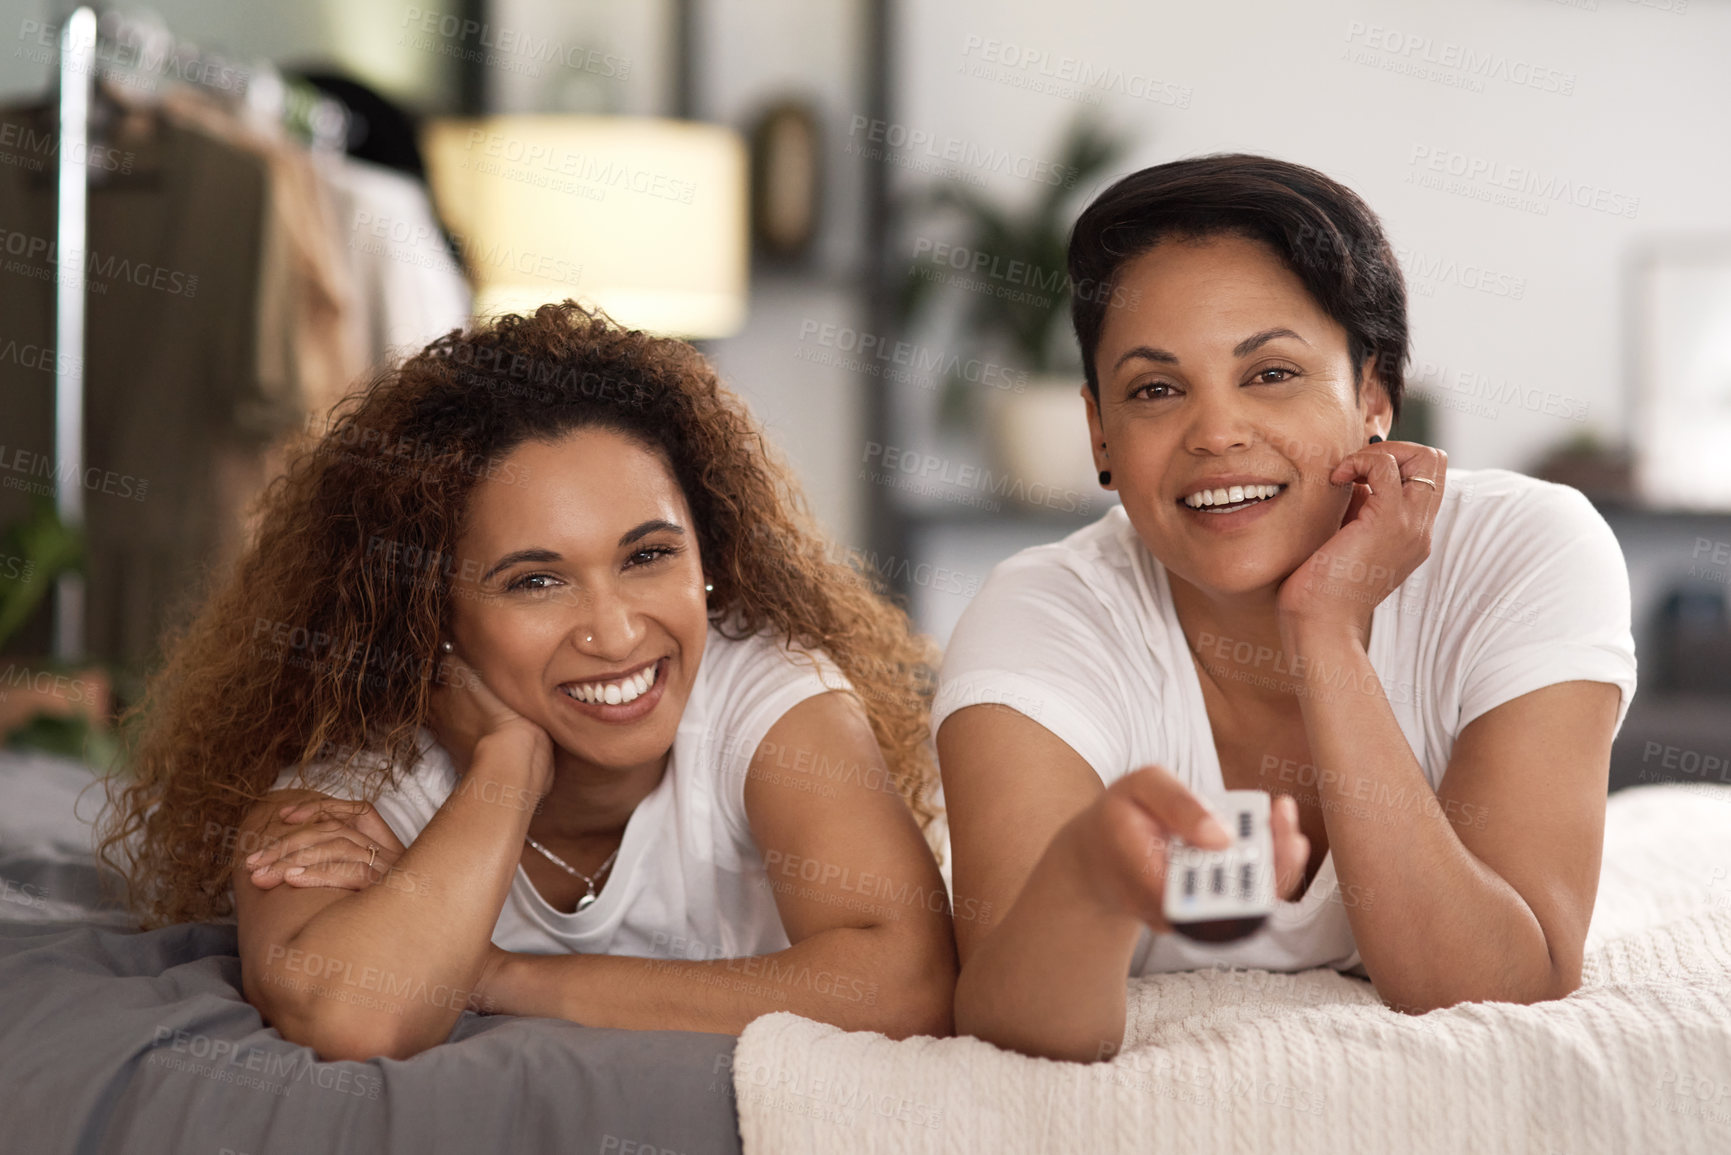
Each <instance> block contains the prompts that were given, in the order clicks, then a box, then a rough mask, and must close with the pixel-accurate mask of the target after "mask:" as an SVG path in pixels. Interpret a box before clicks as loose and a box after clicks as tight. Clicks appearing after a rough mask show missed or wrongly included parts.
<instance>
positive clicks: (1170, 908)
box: [1165, 790, 1275, 942]
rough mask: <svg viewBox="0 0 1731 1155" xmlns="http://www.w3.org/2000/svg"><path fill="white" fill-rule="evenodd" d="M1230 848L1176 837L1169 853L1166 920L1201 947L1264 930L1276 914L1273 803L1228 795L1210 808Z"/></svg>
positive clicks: (1254, 793) (1255, 794)
mask: <svg viewBox="0 0 1731 1155" xmlns="http://www.w3.org/2000/svg"><path fill="white" fill-rule="evenodd" d="M1212 809H1214V810H1215V811H1216V812H1217V813H1218V814H1219V816H1220V817H1221V818H1223V819H1224V820H1225V821H1224V822H1223V825H1224V826H1225V827H1226V829H1227V832H1228V833H1229V834H1231V836H1232V844H1231V845H1230V846H1227V847H1226V848H1224V849H1220V850H1210V849H1206V848H1204V847H1200V846H1192V845H1191V844H1190V843H1188V842H1186V841H1185V840H1184V839H1183V838H1180V837H1174V838H1173V839H1172V841H1171V842H1170V843H1169V844H1168V846H1167V849H1166V902H1165V914H1166V921H1167V922H1169V923H1171V924H1172V929H1173V930H1174V931H1176V932H1177V933H1178V934H1181V935H1183V936H1184V937H1186V938H1191V939H1195V940H1196V941H1198V942H1232V941H1234V940H1236V939H1240V938H1245V937H1246V936H1248V935H1252V934H1255V933H1256V932H1257V931H1258V930H1261V929H1262V924H1263V923H1264V922H1266V921H1267V920H1268V916H1269V915H1270V914H1272V913H1273V912H1274V902H1275V898H1274V831H1273V828H1272V823H1271V822H1270V817H1271V811H1272V807H1271V799H1270V798H1269V796H1268V794H1267V792H1266V791H1262V790H1228V791H1227V792H1226V793H1225V794H1224V795H1222V796H1221V798H1220V799H1219V801H1218V802H1217V803H1216V804H1215V805H1214V807H1212Z"/></svg>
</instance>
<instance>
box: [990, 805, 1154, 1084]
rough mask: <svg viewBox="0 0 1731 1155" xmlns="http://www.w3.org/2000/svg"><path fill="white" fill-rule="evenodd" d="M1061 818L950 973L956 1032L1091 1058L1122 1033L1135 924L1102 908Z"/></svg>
mask: <svg viewBox="0 0 1731 1155" xmlns="http://www.w3.org/2000/svg"><path fill="white" fill-rule="evenodd" d="M1072 834H1073V828H1072V827H1068V826H1066V827H1064V828H1063V829H1062V830H1060V831H1059V833H1058V835H1057V836H1056V837H1055V838H1053V840H1052V843H1051V845H1050V846H1049V847H1048V848H1047V850H1046V853H1045V854H1043V855H1042V856H1041V858H1040V861H1039V863H1038V864H1037V865H1036V866H1035V868H1034V872H1033V874H1032V875H1030V876H1029V878H1028V882H1027V884H1026V885H1025V886H1024V887H1023V888H1022V892H1021V894H1020V895H1018V896H1017V898H1016V901H1015V902H1014V903H1013V904H1011V906H1010V909H1009V911H1008V912H1007V913H1006V914H1005V915H1004V918H1003V920H1002V921H1001V922H999V923H998V924H997V925H995V926H993V927H992V928H991V929H990V930H988V931H986V932H985V934H984V937H983V938H982V939H981V941H980V942H979V944H978V945H977V946H976V947H975V948H974V951H973V953H972V955H971V956H970V957H969V958H968V961H967V964H966V965H965V966H964V967H963V968H962V973H961V977H960V978H959V979H958V980H957V982H956V1033H957V1034H963V1035H974V1036H976V1037H978V1038H981V1039H984V1040H986V1041H987V1042H989V1043H994V1044H996V1045H997V1046H1000V1047H1004V1048H1007V1049H1009V1050H1014V1051H1020V1052H1021V1053H1023V1054H1027V1055H1035V1056H1039V1057H1043V1058H1049V1059H1067V1060H1071V1061H1075V1062H1093V1061H1094V1060H1096V1059H1100V1058H1104V1057H1108V1056H1110V1055H1111V1054H1113V1053H1115V1052H1116V1051H1117V1049H1118V1047H1119V1045H1120V1043H1121V1042H1122V1041H1123V1037H1124V1014H1125V1001H1124V1000H1125V988H1126V983H1127V980H1128V976H1129V968H1130V959H1131V956H1132V955H1134V954H1135V951H1136V943H1137V940H1138V939H1139V938H1140V936H1141V932H1142V923H1141V922H1140V921H1139V920H1138V919H1136V918H1135V917H1134V916H1132V915H1128V914H1122V913H1113V912H1110V911H1108V910H1106V909H1105V908H1104V907H1103V906H1102V905H1101V903H1100V901H1099V899H1098V897H1097V896H1096V894H1095V892H1094V889H1093V888H1092V887H1090V886H1089V885H1088V880H1087V879H1086V878H1085V877H1084V876H1083V870H1082V861H1081V858H1080V856H1079V855H1077V854H1076V853H1074V847H1073V843H1072V841H1071V838H1072Z"/></svg>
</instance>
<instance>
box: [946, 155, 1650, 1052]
mask: <svg viewBox="0 0 1731 1155" xmlns="http://www.w3.org/2000/svg"><path fill="white" fill-rule="evenodd" d="M1070 274H1071V279H1072V282H1073V283H1075V284H1078V285H1081V284H1091V285H1094V286H1096V291H1090V292H1088V293H1085V294H1083V293H1078V294H1077V295H1076V298H1075V301H1074V306H1073V317H1074V321H1075V328H1076V334H1077V339H1078V340H1079V342H1080V343H1081V350H1082V358H1083V363H1084V365H1085V366H1086V374H1087V383H1086V385H1085V386H1084V388H1083V389H1082V401H1083V404H1084V405H1085V406H1086V409H1087V417H1088V429H1089V434H1090V436H1091V437H1092V440H1093V452H1094V457H1095V460H1096V462H1097V465H1098V468H1099V470H1100V484H1101V486H1102V487H1104V488H1106V489H1110V490H1115V491H1116V492H1117V493H1118V494H1119V495H1120V497H1121V499H1122V507H1121V508H1116V509H1113V510H1112V511H1110V512H1109V513H1108V514H1107V515H1106V516H1105V517H1103V518H1101V519H1100V520H1099V521H1098V522H1096V523H1094V524H1093V525H1091V526H1089V527H1087V528H1085V529H1082V530H1079V531H1077V532H1076V533H1074V534H1072V535H1070V536H1069V537H1068V538H1066V539H1064V540H1063V541H1060V542H1055V543H1052V544H1049V545H1043V546H1038V547H1035V548H1033V549H1029V550H1025V551H1023V552H1022V553H1020V554H1017V555H1016V556H1014V557H1012V558H1010V559H1009V560H1007V561H1005V562H1003V563H1002V564H1001V565H999V566H998V567H997V568H996V569H995V570H994V571H993V573H992V575H991V577H990V578H989V579H988V581H987V582H986V583H985V585H984V587H983V588H982V589H981V592H980V594H979V595H978V596H977V597H976V598H975V599H974V601H973V602H972V603H971V604H970V606H969V607H968V609H967V611H966V612H965V613H964V615H963V617H962V620H961V622H960V623H959V624H958V626H957V628H956V631H955V633H954V635H953V637H952V638H951V641H950V645H949V648H948V651H947V653H946V656H945V660H944V665H943V669H942V671H941V674H940V681H939V690H938V696H937V699H936V701H935V703H934V706H933V716H932V725H933V727H934V729H936V731H937V735H938V752H939V764H940V767H941V772H942V777H943V782H944V793H945V803H946V809H947V812H948V815H949V820H950V827H951V837H952V845H953V848H954V854H955V862H954V879H955V891H956V896H957V903H956V909H957V910H966V909H977V910H991V911H993V912H1001V913H999V915H998V917H997V919H996V920H995V921H989V920H987V919H985V918H979V919H958V921H957V924H956V932H957V942H958V946H959V948H960V955H961V960H962V973H961V977H960V980H959V982H958V986H957V991H956V1027H957V1030H958V1032H960V1033H972V1034H975V1035H979V1036H980V1037H982V1038H986V1039H988V1040H991V1041H993V1042H996V1043H998V1044H1000V1045H1002V1046H1007V1047H1012V1048H1015V1049H1018V1050H1022V1051H1025V1052H1028V1053H1030V1054H1037V1055H1045V1056H1050V1057H1057V1058H1069V1059H1078V1060H1093V1059H1097V1058H1102V1057H1105V1056H1107V1055H1110V1054H1112V1053H1113V1052H1115V1051H1116V1050H1117V1048H1118V1046H1119V1044H1120V1041H1121V1038H1122V1034H1123V1028H1124V1014H1125V985H1124V979H1125V976H1126V974H1127V973H1128V974H1132V975H1136V974H1149V973H1155V972H1160V971H1171V970H1184V969H1194V968H1200V967H1209V966H1215V965H1231V966H1247V967H1262V968H1267V969H1270V970H1286V971H1295V970H1301V969H1306V968H1310V967H1318V966H1328V967H1333V968H1335V969H1337V970H1340V971H1343V972H1348V973H1353V974H1357V975H1360V976H1362V977H1367V978H1369V979H1370V980H1371V981H1372V982H1373V983H1374V984H1375V987H1376V989H1377V991H1378V993H1379V994H1380V995H1381V997H1382V998H1383V999H1384V1001H1385V1002H1387V1003H1388V1004H1389V1005H1391V1006H1394V1007H1396V1008H1397V1009H1400V1010H1404V1011H1412V1012H1422V1011H1425V1010H1428V1009H1431V1008H1435V1007H1442V1006H1448V1005H1451V1004H1453V1003H1457V1002H1462V1001H1470V1000H1497V1001H1513V1002H1534V1001H1539V1000H1545V999H1555V998H1561V997H1563V996H1565V995H1567V994H1568V993H1569V992H1570V991H1573V990H1574V989H1576V987H1578V985H1579V983H1580V977H1581V958H1582V949H1583V942H1584V940H1585V936H1586V932H1587V924H1588V920H1589V918H1590V917H1591V914H1592V909H1593V899H1594V895H1595V892H1596V890H1597V882H1598V871H1599V854H1600V844H1601V838H1602V831H1603V823H1604V807H1605V791H1606V777H1607V772H1608V766H1609V757H1610V746H1611V740H1612V737H1613V735H1614V734H1615V732H1616V729H1617V727H1618V726H1619V725H1620V724H1621V721H1622V717H1623V714H1624V712H1625V711H1626V710H1627V708H1628V704H1629V699H1630V697H1631V695H1632V694H1633V692H1634V688H1635V659H1634V646H1633V641H1632V639H1631V636H1630V631H1629V591H1628V579H1627V574H1626V571H1625V569H1624V565H1623V559H1622V554H1621V551H1620V550H1619V548H1618V546H1617V543H1616V540H1615V539H1614V538H1613V537H1612V535H1611V532H1610V530H1609V528H1608V527H1607V526H1606V524H1605V522H1604V521H1603V519H1602V518H1600V517H1599V515H1598V514H1597V513H1596V512H1595V511H1594V510H1593V509H1592V507H1591V506H1590V505H1589V504H1588V503H1587V501H1586V500H1585V498H1583V497H1582V496H1581V495H1580V494H1579V493H1577V492H1576V491H1574V490H1571V489H1568V488H1566V487H1563V486H1559V485H1553V484H1549V483H1546V482H1542V481H1537V480H1534V479H1531V478H1527V477H1522V476H1520V475H1518V474H1514V473H1509V472H1505V471H1502V470H1488V469H1487V470H1472V471H1467V470H1458V469H1456V470H1450V469H1448V468H1447V461H1446V455H1445V454H1443V453H1442V452H1441V451H1440V450H1437V449H1434V448H1429V447H1427V446H1423V445H1419V444H1414V443H1409V442H1399V441H1387V440H1385V438H1386V437H1387V436H1388V434H1389V432H1390V428H1391V426H1392V424H1393V422H1394V420H1395V418H1396V416H1397V415H1398V412H1399V407H1400V398H1401V386H1402V371H1403V367H1404V364H1405V362H1406V359H1407V341H1408V338H1407V322H1406V294H1405V290H1404V288H1403V285H1402V280H1401V275H1400V272H1399V269H1398V267H1397V266H1396V263H1395V260H1394V257H1393V254H1392V252H1391V251H1390V248H1389V245H1388V243H1387V241H1386V240H1385V239H1384V237H1383V234H1382V231H1381V228H1380V226H1379V224H1378V222H1377V219H1376V217H1375V215H1374V214H1373V213H1372V212H1371V211H1370V209H1369V208H1368V207H1366V206H1365V205H1364V203H1363V202H1362V201H1361V200H1360V199H1359V198H1358V197H1357V196H1356V195H1354V194H1353V193H1352V192H1351V191H1350V190H1348V189H1346V188H1344V187H1342V186H1341V185H1340V184H1338V183H1336V182H1335V181H1333V180H1331V179H1329V178H1328V177H1326V176H1324V175H1323V174H1321V173H1319V172H1316V171H1314V170H1311V169H1308V168H1304V167H1301V166H1298V165H1294V164H1288V163H1285V162H1282V161H1277V160H1271V159H1268V158H1264V157H1255V156H1243V155H1230V156H1212V157H1203V158H1200V159H1195V160H1186V161H1178V162H1174V163H1171V164H1165V165H1158V166H1155V167H1153V168H1149V169H1144V170H1142V171H1141V172H1137V173H1135V174H1133V175H1131V176H1129V177H1126V178H1125V179H1123V180H1121V181H1119V182H1118V183H1117V184H1115V185H1113V186H1112V187H1111V188H1109V189H1107V190H1106V191H1105V192H1104V193H1102V194H1101V195H1100V197H1099V198H1098V199H1097V200H1095V201H1094V202H1093V203H1092V204H1091V205H1090V206H1089V207H1088V208H1087V210H1086V211H1085V212H1084V213H1083V214H1082V216H1081V218H1080V219H1079V220H1078V221H1077V223H1076V227H1075V230H1074V233H1073V234H1072V237H1071V245H1070ZM993 707H997V708H993ZM1229 789H1236V790H1262V791H1265V792H1267V793H1269V794H1272V795H1275V796H1276V798H1275V800H1274V805H1273V808H1272V828H1273V835H1274V848H1275V862H1274V864H1273V865H1274V870H1275V877H1276V893H1277V895H1278V896H1280V897H1279V899H1278V900H1277V901H1276V903H1275V910H1274V912H1273V914H1272V915H1271V916H1270V918H1269V919H1268V921H1267V923H1266V924H1265V926H1264V927H1263V929H1261V930H1260V931H1258V932H1257V933H1255V934H1253V935H1250V936H1249V937H1244V938H1240V939H1238V940H1236V941H1233V942H1229V943H1201V942H1195V941H1192V940H1190V939H1187V938H1183V937H1180V936H1179V935H1176V934H1174V933H1172V926H1171V924H1169V923H1168V922H1167V920H1166V918H1165V916H1164V914H1163V906H1162V895H1163V891H1164V884H1165V874H1166V866H1165V846H1166V843H1167V840H1168V839H1170V838H1171V837H1173V836H1177V837H1179V838H1182V839H1184V840H1185V841H1186V842H1189V843H1191V844H1193V845H1198V846H1202V847H1211V848H1219V847H1223V846H1225V845H1226V842H1227V835H1226V833H1225V832H1224V831H1223V830H1220V829H1219V828H1218V825H1217V824H1216V823H1215V822H1213V821H1211V817H1210V808H1209V807H1208V806H1206V805H1205V804H1204V799H1210V798H1213V797H1215V796H1218V795H1219V794H1220V793H1221V792H1222V791H1224V790H1229Z"/></svg>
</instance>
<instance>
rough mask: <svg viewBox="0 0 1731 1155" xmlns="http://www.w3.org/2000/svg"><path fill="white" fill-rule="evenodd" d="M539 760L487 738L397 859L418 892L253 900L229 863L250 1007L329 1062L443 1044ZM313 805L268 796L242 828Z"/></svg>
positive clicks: (475, 975)
mask: <svg viewBox="0 0 1731 1155" xmlns="http://www.w3.org/2000/svg"><path fill="white" fill-rule="evenodd" d="M544 740H545V738H544V736H543V738H542V741H544ZM542 757H545V758H547V759H550V757H551V755H550V752H545V751H540V750H537V749H535V748H533V745H532V742H531V739H530V738H529V737H527V736H525V735H523V734H521V733H519V732H516V731H511V732H506V733H503V734H498V735H491V736H489V737H486V738H483V739H482V740H481V741H480V743H478V744H477V746H476V748H475V755H474V759H473V762H472V763H471V765H470V767H469V770H468V773H467V774H466V775H465V776H464V778H463V781H462V783H461V784H460V785H459V788H458V789H457V790H456V791H454V792H453V793H452V795H451V797H450V798H449V799H447V800H446V802H445V803H444V805H443V806H441V807H440V808H439V812H438V813H437V814H435V815H434V816H433V819H432V821H431V822H429V823H428V824H427V827H426V829H425V830H423V831H422V832H421V834H420V836H419V837H417V838H416V839H415V840H414V842H413V843H412V844H411V845H410V846H408V847H407V848H406V849H405V850H404V852H403V854H402V856H401V857H400V858H399V859H398V860H397V863H396V866H397V869H398V870H399V871H401V872H402V874H403V875H404V876H405V877H409V878H412V879H414V882H415V885H413V886H410V887H400V886H370V887H366V888H364V889H361V890H358V891H351V890H344V889H328V888H315V889H297V888H294V887H290V886H275V887H272V888H271V889H268V890H261V889H260V888H259V887H257V886H255V885H254V884H253V882H252V879H251V876H250V872H249V870H248V868H247V866H246V864H245V863H244V862H242V863H237V865H236V869H235V872H234V890H235V906H236V913H237V916H238V920H239V924H240V952H241V975H242V984H243V988H244V990H245V993H246V996H247V1000H248V1001H249V1002H251V1003H252V1004H253V1005H254V1006H256V1007H258V1008H259V1010H260V1011H261V1012H263V1014H264V1016H265V1019H266V1020H267V1021H268V1022H270V1023H271V1024H272V1025H273V1026H275V1027H276V1028H277V1029H278V1030H280V1031H281V1032H282V1034H283V1037H284V1038H287V1039H291V1040H293V1041H295V1042H299V1043H304V1044H306V1045H308V1046H311V1047H312V1048H313V1049H314V1050H315V1051H317V1052H318V1053H319V1055H320V1056H321V1057H322V1058H326V1059H365V1058H373V1057H375V1056H379V1055H384V1056H388V1057H391V1058H405V1057H407V1056H409V1055H412V1054H415V1053H417V1052H419V1051H421V1050H424V1049H425V1048H427V1047H429V1046H432V1045H434V1044H436V1043H440V1042H443V1041H444V1040H445V1038H446V1037H447V1036H448V1035H449V1034H450V1031H451V1027H452V1026H453V1025H454V1024H455V1023H456V1020H457V1018H458V1016H459V1015H460V1014H461V1013H462V1011H463V1010H464V1008H465V1006H466V1005H468V1003H469V1000H470V997H471V995H472V993H473V992H474V990H475V988H476V987H477V985H478V984H479V983H480V981H481V979H482V974H483V970H484V968H485V967H486V965H487V964H488V963H489V962H490V961H492V960H494V959H496V953H495V951H494V950H493V948H492V944H491V936H492V932H493V927H494V924H495V923H496V922H497V921H498V917H499V911H500V910H501V909H502V908H503V907H504V902H505V896H506V894H507V892H508V891H509V889H510V885H511V878H512V874H513V872H514V871H515V869H516V865H517V861H518V858H519V856H520V854H521V849H520V848H521V846H522V843H523V836H524V834H525V833H526V832H527V830H528V825H529V818H530V814H531V813H532V811H533V808H534V802H533V800H534V799H536V798H538V797H539V796H540V793H541V792H542V791H544V790H545V784H546V769H545V768H544V767H542V766H541V765H539V764H538V763H537V761H536V759H538V758H542ZM313 797H319V796H318V795H315V794H312V793H311V792H298V793H296V794H292V795H291V794H289V793H287V792H279V793H278V794H275V795H272V796H271V797H269V798H267V799H266V800H265V801H264V802H261V803H260V804H259V805H258V806H257V807H255V808H254V809H253V811H252V812H251V813H250V814H249V815H248V818H247V819H246V822H245V823H244V824H243V831H245V832H247V833H256V832H257V831H259V830H262V829H263V827H264V826H265V824H266V823H267V822H268V821H269V819H270V817H271V815H273V814H274V813H275V812H276V810H277V809H278V808H279V807H280V806H281V805H282V803H283V801H285V800H293V799H294V798H313ZM501 798H506V799H516V800H518V801H519V802H521V801H522V800H524V799H528V802H527V804H526V805H524V804H515V805H513V804H501V802H500V799H501Z"/></svg>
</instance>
